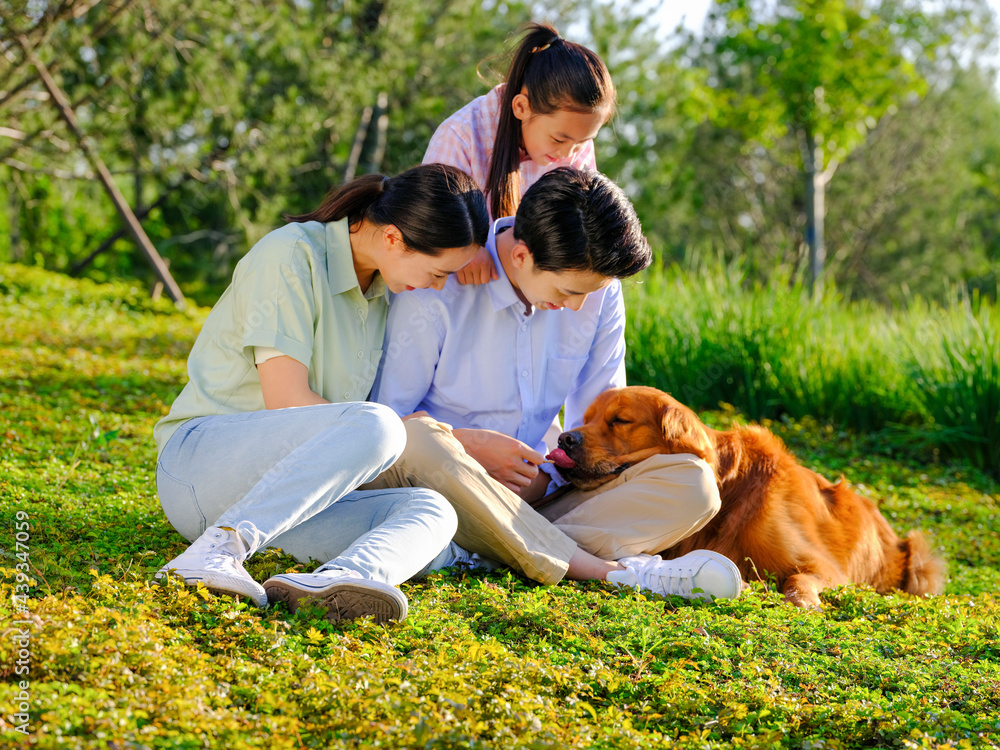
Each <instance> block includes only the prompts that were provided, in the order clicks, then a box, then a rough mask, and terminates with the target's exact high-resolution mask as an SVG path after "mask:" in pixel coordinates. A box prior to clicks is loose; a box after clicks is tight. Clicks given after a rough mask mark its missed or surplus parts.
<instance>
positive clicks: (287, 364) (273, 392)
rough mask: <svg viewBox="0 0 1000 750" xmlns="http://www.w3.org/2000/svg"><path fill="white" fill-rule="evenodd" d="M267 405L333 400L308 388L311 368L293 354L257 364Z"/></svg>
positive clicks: (297, 404) (321, 402)
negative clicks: (294, 357)
mask: <svg viewBox="0 0 1000 750" xmlns="http://www.w3.org/2000/svg"><path fill="white" fill-rule="evenodd" d="M257 375H258V377H259V378H260V390H261V391H262V392H263V394H264V408H266V409H285V408H287V407H289V406H312V405H313V404H328V403H330V402H329V401H327V400H326V399H325V398H323V397H322V396H320V395H319V394H318V393H316V392H314V391H313V390H312V389H311V388H310V387H309V368H308V367H306V366H305V365H304V364H302V363H301V362H299V361H298V360H297V359H292V358H291V357H273V358H271V359H269V360H267V361H266V362H261V363H260V364H259V365H257Z"/></svg>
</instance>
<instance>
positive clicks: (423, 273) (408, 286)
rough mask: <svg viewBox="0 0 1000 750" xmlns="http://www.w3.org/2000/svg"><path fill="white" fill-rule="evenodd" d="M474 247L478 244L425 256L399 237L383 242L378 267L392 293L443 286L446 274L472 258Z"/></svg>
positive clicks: (476, 247) (475, 249) (446, 277)
mask: <svg viewBox="0 0 1000 750" xmlns="http://www.w3.org/2000/svg"><path fill="white" fill-rule="evenodd" d="M393 229H394V230H395V227H393ZM395 231H397V232H398V230H395ZM477 250H479V245H469V246H468V247H453V248H448V249H447V250H445V251H444V252H442V253H441V254H440V255H427V254H426V253H418V252H416V251H415V250H410V249H409V248H408V247H406V246H405V245H404V244H403V242H402V237H399V238H398V239H396V241H394V242H390V243H387V246H386V253H385V255H384V257H383V260H382V263H381V265H380V266H379V269H378V270H379V273H380V274H382V278H383V279H384V280H385V285H386V286H387V287H389V290H390V291H391V292H393V294H396V293H399V292H404V291H413V290H414V289H427V288H432V289H443V288H444V284H445V282H446V281H447V280H448V275H449V274H452V273H455V272H456V271H458V270H459V269H461V268H462V267H463V266H464V265H465V264H466V263H468V262H469V261H470V260H472V258H473V257H474V256H475V254H476V251H477Z"/></svg>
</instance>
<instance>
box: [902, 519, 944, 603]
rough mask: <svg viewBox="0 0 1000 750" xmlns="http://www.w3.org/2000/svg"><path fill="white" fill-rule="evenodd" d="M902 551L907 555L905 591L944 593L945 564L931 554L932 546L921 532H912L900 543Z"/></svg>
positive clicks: (904, 577)
mask: <svg viewBox="0 0 1000 750" xmlns="http://www.w3.org/2000/svg"><path fill="white" fill-rule="evenodd" d="M899 547H900V550H901V551H902V552H904V553H905V554H906V555H907V563H906V569H905V571H904V573H903V581H902V586H900V588H901V589H903V591H906V592H907V593H909V594H917V595H924V594H940V593H942V592H943V591H944V580H945V563H944V560H942V559H941V558H940V557H938V556H937V555H935V554H934V553H933V552H931V548H930V545H928V544H927V540H926V539H924V535H923V534H921V533H920V532H919V531H911V532H910V533H909V534H907V535H906V539H904V540H903V541H901V542H900V543H899Z"/></svg>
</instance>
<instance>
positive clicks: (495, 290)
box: [486, 216, 524, 312]
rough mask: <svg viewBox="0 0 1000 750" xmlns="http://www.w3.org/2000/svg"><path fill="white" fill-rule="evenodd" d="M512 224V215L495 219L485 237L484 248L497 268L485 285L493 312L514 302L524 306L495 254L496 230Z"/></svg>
mask: <svg viewBox="0 0 1000 750" xmlns="http://www.w3.org/2000/svg"><path fill="white" fill-rule="evenodd" d="M513 226H514V217H513V216H508V217H506V218H503V219H497V220H496V221H494V222H493V226H492V227H490V234H489V237H487V238H486V249H487V250H489V251H490V257H492V258H493V265H494V266H496V269H497V279H496V280H495V281H491V282H490V283H488V284H487V285H486V288H487V289H489V292H490V301H491V302H492V303H493V312H500V311H501V310H503V309H505V308H507V307H510V306H511V305H513V304H515V303H516V304H518V305H521V307H522V309H523V307H524V303H523V302H522V301H521V298H520V297H518V296H517V292H516V291H515V290H514V285H513V284H511V283H510V279H508V278H507V272H506V271H504V268H503V263H501V262H500V256H499V255H497V230H498V229H503V228H504V227H513ZM508 231H511V230H508Z"/></svg>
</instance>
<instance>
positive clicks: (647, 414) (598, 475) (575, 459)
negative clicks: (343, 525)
mask: <svg viewBox="0 0 1000 750" xmlns="http://www.w3.org/2000/svg"><path fill="white" fill-rule="evenodd" d="M583 419H584V422H583V425H581V426H580V427H579V428H577V429H575V430H573V431H571V432H564V433H563V434H562V435H560V436H559V447H558V448H557V449H556V450H554V451H552V453H550V454H549V458H550V459H552V461H553V463H554V464H555V465H556V468H557V469H558V470H559V473H560V474H561V475H562V476H563V478H565V479H566V480H567V481H568V482H571V483H572V484H573V485H575V486H576V487H579V488H580V489H584V490H591V489H595V488H596V487H600V486H601V485H602V484H604V483H605V482H608V481H610V480H611V479H613V478H614V477H616V476H617V475H618V474H621V473H622V472H623V471H625V469H627V468H628V467H629V466H632V465H634V464H637V463H639V462H640V461H643V460H645V459H647V458H649V457H650V456H654V455H656V454H658V453H693V454H694V455H696V456H698V457H699V458H702V459H705V460H706V461H708V463H709V464H711V465H712V466H714V465H715V449H714V446H713V445H712V441H711V439H710V438H709V436H708V433H707V432H706V430H705V427H704V425H702V423H701V420H700V419H698V417H697V416H695V414H694V412H693V411H691V410H690V409H688V408H687V407H686V406H684V405H683V404H681V403H680V402H679V401H677V400H676V399H674V398H672V397H671V396H669V395H668V394H666V393H664V392H663V391H659V390H656V389H655V388H645V387H642V386H633V387H630V388H613V389H611V390H608V391H605V392H604V393H602V394H601V395H600V396H598V397H597V398H596V399H595V400H594V402H593V403H592V404H591V405H590V407H589V408H588V409H587V411H586V413H585V414H584V417H583Z"/></svg>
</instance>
